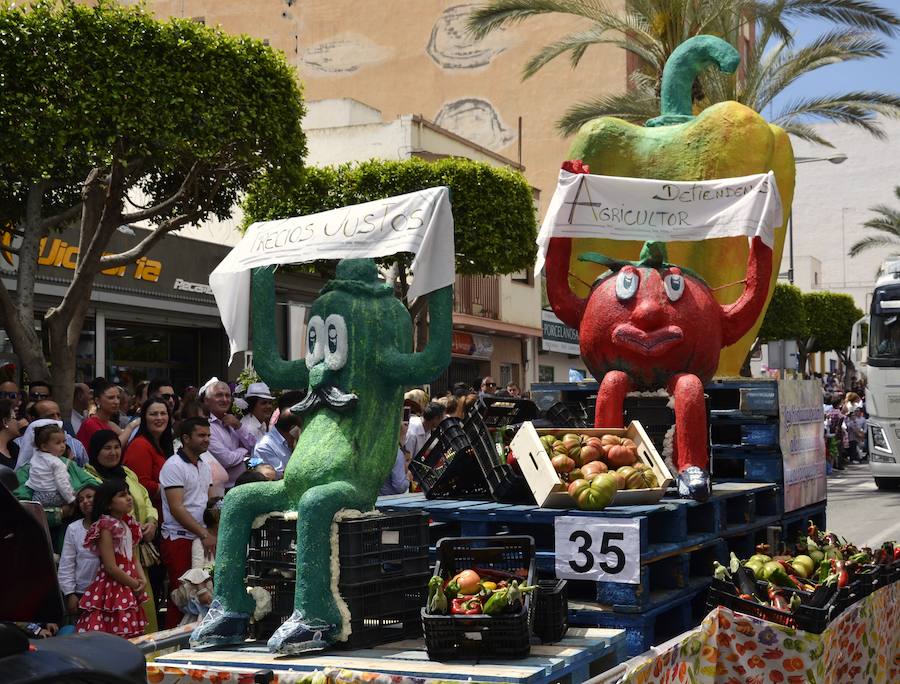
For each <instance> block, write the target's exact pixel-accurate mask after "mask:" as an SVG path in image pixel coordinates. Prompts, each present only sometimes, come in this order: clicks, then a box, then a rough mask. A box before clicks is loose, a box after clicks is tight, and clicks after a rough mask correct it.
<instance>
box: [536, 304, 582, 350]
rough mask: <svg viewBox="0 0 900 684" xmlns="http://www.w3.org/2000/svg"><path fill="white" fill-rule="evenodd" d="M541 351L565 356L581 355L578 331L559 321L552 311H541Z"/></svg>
mask: <svg viewBox="0 0 900 684" xmlns="http://www.w3.org/2000/svg"><path fill="white" fill-rule="evenodd" d="M541 349H544V350H545V351H555V352H561V353H563V354H573V355H578V354H581V347H580V346H579V344H578V331H577V330H575V329H574V328H570V327H569V326H567V325H566V324H565V323H563V322H562V321H561V320H559V319H558V318H557V317H556V314H555V313H553V312H552V311H546V310H544V311H541Z"/></svg>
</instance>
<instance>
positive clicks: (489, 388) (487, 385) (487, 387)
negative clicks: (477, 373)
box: [481, 375, 497, 394]
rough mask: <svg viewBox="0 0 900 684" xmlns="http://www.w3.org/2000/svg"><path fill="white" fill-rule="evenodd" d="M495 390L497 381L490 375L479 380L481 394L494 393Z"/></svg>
mask: <svg viewBox="0 0 900 684" xmlns="http://www.w3.org/2000/svg"><path fill="white" fill-rule="evenodd" d="M496 391H497V382H496V381H495V380H494V378H492V377H491V376H490V375H488V376H487V377H485V378H484V379H483V380H482V381H481V394H494V393H495V392H496Z"/></svg>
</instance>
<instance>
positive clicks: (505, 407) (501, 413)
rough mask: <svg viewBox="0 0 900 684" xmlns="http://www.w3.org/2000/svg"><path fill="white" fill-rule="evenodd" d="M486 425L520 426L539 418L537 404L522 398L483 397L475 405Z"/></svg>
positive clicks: (493, 426)
mask: <svg viewBox="0 0 900 684" xmlns="http://www.w3.org/2000/svg"><path fill="white" fill-rule="evenodd" d="M475 407H476V410H477V411H478V413H479V414H481V418H482V419H483V420H484V424H485V425H487V426H488V427H491V428H496V427H501V426H503V425H518V424H520V423H524V422H525V421H526V420H534V419H535V418H537V417H538V414H539V411H538V407H537V404H535V403H534V402H533V401H532V400H531V399H522V398H520V397H498V396H494V395H490V394H486V395H482V396H481V397H480V398H479V399H478V403H476V404H475Z"/></svg>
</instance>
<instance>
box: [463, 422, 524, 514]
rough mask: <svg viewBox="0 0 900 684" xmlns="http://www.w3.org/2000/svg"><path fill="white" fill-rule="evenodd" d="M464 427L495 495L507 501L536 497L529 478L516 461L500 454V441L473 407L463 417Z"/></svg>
mask: <svg viewBox="0 0 900 684" xmlns="http://www.w3.org/2000/svg"><path fill="white" fill-rule="evenodd" d="M463 430H464V432H465V433H466V436H467V437H468V439H469V442H470V443H471V444H472V448H473V449H474V450H475V458H476V459H477V460H478V466H479V467H480V468H481V474H482V476H483V478H484V481H485V482H487V486H488V489H489V490H490V493H491V498H493V499H494V501H502V502H505V503H528V502H530V501H533V495H532V493H531V489H530V488H529V487H528V481H527V480H526V479H525V476H524V475H522V472H521V471H520V470H519V469H518V468H517V467H516V466H514V465H512V464H509V463H507V462H506V459H505V458H504V457H503V456H501V455H500V452H499V451H498V449H497V444H496V442H495V441H494V438H493V436H492V435H491V432H490V430H488V427H487V425H485V424H484V421H483V420H482V418H481V414H480V413H478V412H477V411H472V412H470V413H469V415H468V416H467V417H466V419H465V421H463Z"/></svg>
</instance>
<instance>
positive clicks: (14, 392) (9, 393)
mask: <svg viewBox="0 0 900 684" xmlns="http://www.w3.org/2000/svg"><path fill="white" fill-rule="evenodd" d="M0 399H9V400H10V401H11V402H13V404H14V406H13V411H14V412H15V414H16V417H17V418H20V417H21V416H20V415H19V408H20V407H19V404H20V403H21V397H20V396H19V386H18V385H17V384H16V383H14V382H13V381H12V380H7V381H5V382H0Z"/></svg>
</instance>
